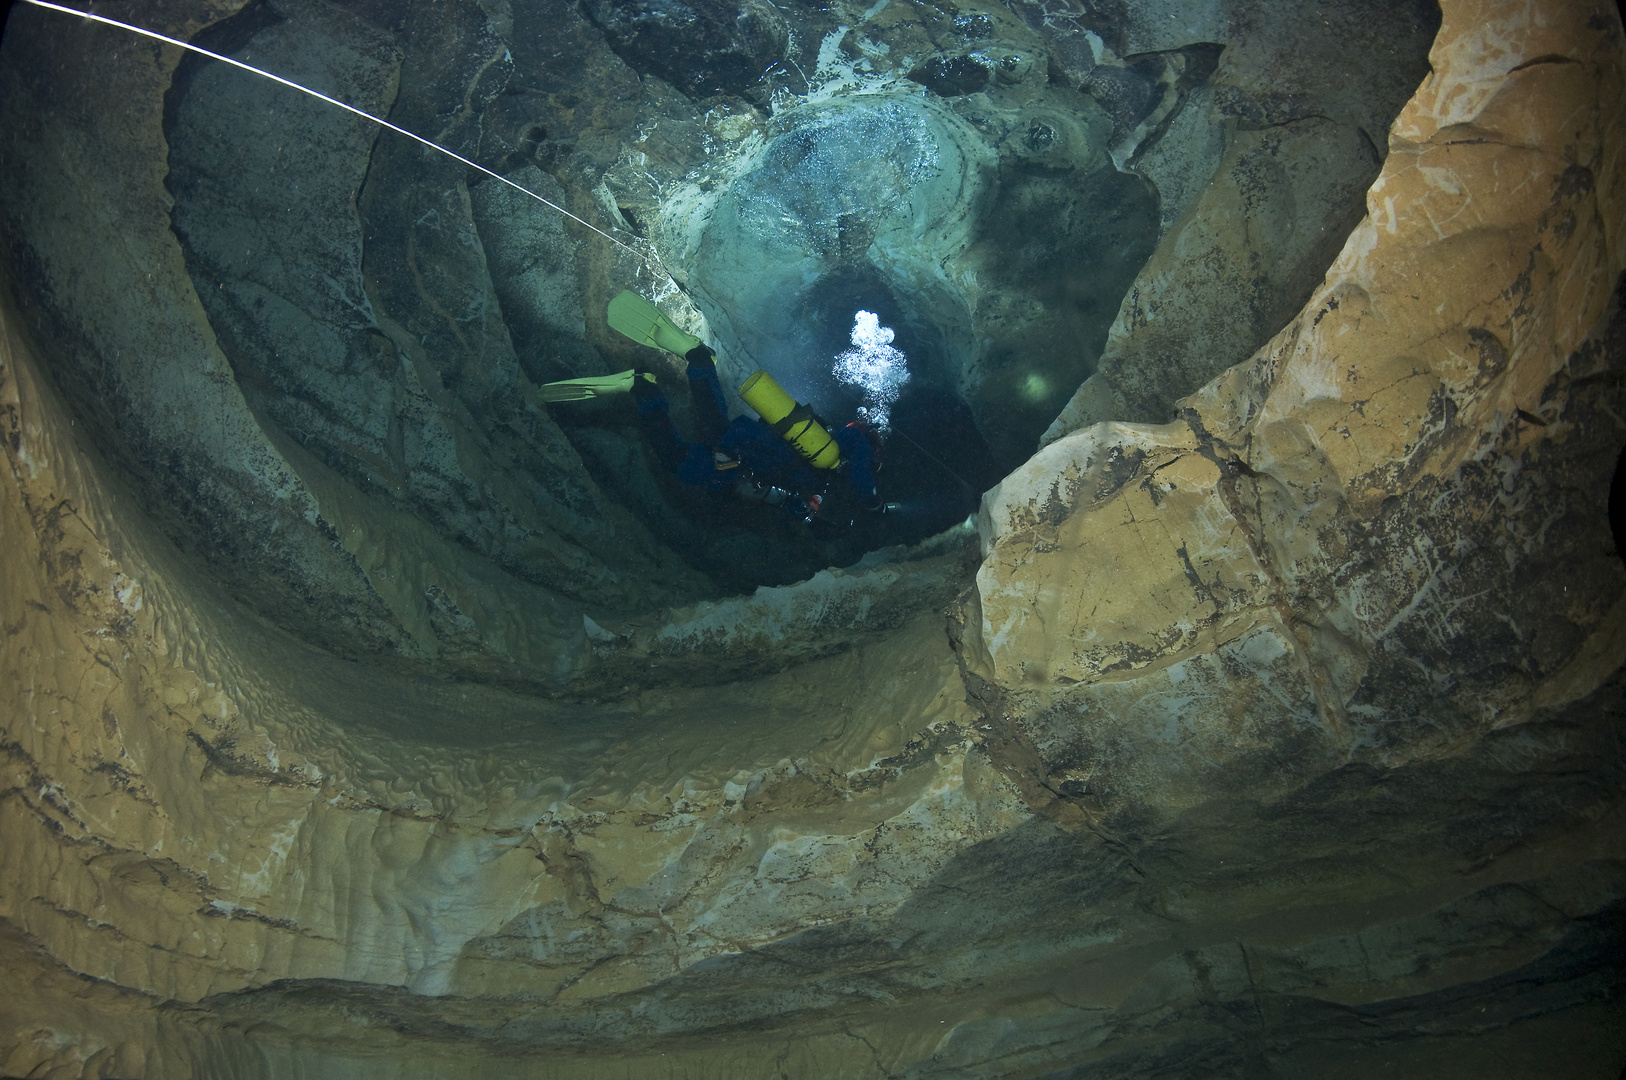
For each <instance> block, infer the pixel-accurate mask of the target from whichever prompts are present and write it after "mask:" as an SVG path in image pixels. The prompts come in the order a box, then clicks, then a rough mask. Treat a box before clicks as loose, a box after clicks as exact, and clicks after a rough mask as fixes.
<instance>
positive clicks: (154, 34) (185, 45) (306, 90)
mask: <svg viewBox="0 0 1626 1080" xmlns="http://www.w3.org/2000/svg"><path fill="white" fill-rule="evenodd" d="M24 2H25V3H29V4H33V5H34V6H35V7H42V8H49V9H50V10H52V11H60V12H62V13H63V14H64V15H74V16H77V17H78V18H81V19H84V20H86V21H87V22H95V23H102V24H103V25H105V26H116V27H118V28H119V29H120V30H128V31H129V32H130V33H132V34H140V35H141V36H142V37H145V38H151V39H153V40H154V41H162V42H164V43H165V44H168V45H174V46H175V47H176V48H180V49H185V50H186V51H187V52H194V53H197V54H199V55H200V56H207V57H209V59H211V60H219V61H220V62H221V63H222V64H230V65H231V66H232V67H236V68H242V69H243V70H244V71H251V72H253V73H254V74H256V75H258V76H260V77H261V78H265V79H270V80H271V81H272V82H275V83H281V84H282V85H283V86H286V87H289V88H290V89H293V90H298V91H299V92H300V93H301V94H309V95H310V96H311V97H313V98H316V99H317V100H319V101H325V102H327V103H328V104H329V105H336V106H338V107H339V108H341V109H343V110H344V111H345V112H348V113H354V114H355V115H357V116H359V117H361V118H362V119H363V120H371V121H372V122H373V123H375V124H377V125H378V126H379V127H384V128H389V129H390V130H391V131H393V132H396V133H397V134H400V135H405V136H406V137H407V138H409V139H411V140H412V141H413V142H417V143H422V144H423V145H424V146H427V147H429V149H431V150H438V151H439V152H440V153H442V154H445V155H446V156H447V157H449V158H451V159H452V160H453V161H460V162H462V163H463V164H464V165H467V166H468V167H469V168H471V169H477V170H479V171H480V172H483V173H485V174H486V175H487V176H489V177H491V178H492V179H494V180H501V181H502V182H503V183H505V184H507V185H508V186H509V187H511V188H513V189H514V190H515V191H519V192H523V193H524V194H526V195H529V196H530V197H531V198H533V199H535V200H536V201H537V202H539V203H541V204H542V205H543V206H546V207H550V208H552V209H554V210H557V211H559V213H561V214H563V215H564V216H565V217H567V218H569V219H570V220H571V221H574V222H576V223H577V224H578V225H585V226H586V227H587V228H589V229H592V230H593V231H594V232H596V233H598V234H599V235H600V236H602V237H604V239H606V240H608V241H609V242H610V243H612V244H614V245H616V246H617V247H621V248H625V249H626V250H627V251H629V252H631V253H632V254H633V256H634V257H635V258H636V259H637V260H638V261H639V262H641V263H643V264H644V265H645V266H647V267H648V268H649V269H651V270H653V271H655V272H656V273H657V274H660V275H661V276H662V277H670V276H671V275H670V274H668V273H667V272H666V271H665V270H662V269H661V268H660V267H659V266H657V265H656V264H654V263H651V262H650V261H649V256H648V255H646V254H645V253H644V252H641V251H639V250H638V249H637V248H635V247H633V246H632V245H630V244H625V243H622V242H621V241H620V240H617V239H616V238H615V237H613V236H611V235H610V234H609V233H607V232H605V231H604V230H603V229H601V228H599V227H598V226H597V225H594V224H593V223H592V222H590V221H584V220H582V219H581V218H579V217H577V216H576V215H575V214H572V213H571V212H570V211H569V210H566V209H565V208H564V207H562V206H560V205H559V204H558V203H552V202H549V201H548V200H547V199H544V198H543V197H542V196H540V195H538V194H537V193H536V192H534V191H532V190H531V189H530V188H528V187H522V186H521V185H519V184H516V183H514V182H513V181H512V180H510V179H508V177H506V176H503V175H501V174H500V173H494V172H492V171H491V170H490V169H488V168H486V167H485V166H484V165H478V164H476V163H474V162H472V161H470V160H469V159H468V158H466V157H464V156H463V155H461V154H455V153H453V152H452V151H450V150H448V149H446V148H445V147H444V146H442V145H440V144H439V143H437V142H432V141H431V140H429V139H426V138H424V137H423V136H422V135H416V134H414V133H412V132H410V131H408V130H407V129H406V128H404V127H397V126H396V125H394V124H392V123H390V122H389V121H388V120H384V119H382V118H380V117H377V116H374V115H373V114H372V113H370V112H367V111H365V110H363V109H358V108H356V107H355V106H354V105H347V104H346V103H344V102H342V101H340V100H339V99H338V98H331V97H328V96H327V95H326V94H323V93H321V92H319V91H316V90H312V89H311V88H310V87H308V86H301V85H300V84H299V83H296V82H294V81H293V80H292V79H285V78H283V77H282V76H281V75H276V74H273V73H272V72H269V71H266V70H264V69H263V68H257V67H255V66H254V65H253V64H245V63H243V61H241V60H233V59H232V58H231V57H229V56H222V55H221V54H220V53H217V52H210V51H209V50H208V49H205V48H203V47H202V46H199V45H194V44H192V43H191V42H189V41H182V40H181V39H180V38H172V37H170V36H169V35H168V34H160V33H159V32H158V31H156V30H148V29H147V28H146V27H143V26H136V25H134V24H133V23H127V22H120V21H119V20H117V19H109V18H108V17H107V16H105V15H96V14H92V13H91V12H89V11H80V10H79V9H77V8H71V7H65V6H63V5H62V4H53V3H50V2H49V0H24Z"/></svg>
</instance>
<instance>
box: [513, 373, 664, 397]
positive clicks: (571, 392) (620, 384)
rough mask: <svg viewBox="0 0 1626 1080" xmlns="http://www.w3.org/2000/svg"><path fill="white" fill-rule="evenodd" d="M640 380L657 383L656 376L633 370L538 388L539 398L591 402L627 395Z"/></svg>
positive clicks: (546, 384)
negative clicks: (597, 399)
mask: <svg viewBox="0 0 1626 1080" xmlns="http://www.w3.org/2000/svg"><path fill="white" fill-rule="evenodd" d="M640 378H644V379H648V380H649V381H650V382H654V381H655V376H653V375H651V374H650V373H649V372H647V371H645V372H643V373H641V374H640V373H639V372H637V371H635V370H634V369H632V368H628V369H627V370H625V371H623V372H620V373H618V374H615V375H590V376H588V377H587V378H584V379H561V380H559V381H558V382H550V383H543V384H542V385H541V386H539V387H537V389H536V392H537V396H538V397H540V398H541V399H542V400H543V401H589V400H591V399H592V398H599V397H608V396H609V395H611V394H625V393H626V392H627V391H628V390H631V389H632V384H633V383H634V382H635V381H637V380H638V379H640Z"/></svg>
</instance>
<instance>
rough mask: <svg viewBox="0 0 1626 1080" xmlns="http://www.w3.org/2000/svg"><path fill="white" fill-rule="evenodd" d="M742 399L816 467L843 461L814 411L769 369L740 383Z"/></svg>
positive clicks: (833, 441)
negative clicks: (788, 391)
mask: <svg viewBox="0 0 1626 1080" xmlns="http://www.w3.org/2000/svg"><path fill="white" fill-rule="evenodd" d="M740 398H741V400H743V401H744V402H745V403H746V404H747V405H749V406H751V408H753V409H755V410H756V411H757V415H758V416H760V417H762V419H763V420H764V421H765V422H766V423H767V424H768V426H770V427H772V428H773V429H774V431H775V432H776V433H777V434H778V435H779V437H780V438H782V439H784V440H785V441H786V442H788V443H790V444H791V446H793V447H795V448H796V452H797V453H798V454H801V455H802V457H804V458H806V459H807V463H808V464H809V465H811V466H813V467H814V468H815V469H833V468H835V467H836V466H837V465H840V464H841V450H840V448H839V447H837V446H836V441H835V439H833V438H831V437H830V433H829V432H828V431H826V430H825V427H824V425H823V424H821V423H820V422H819V418H818V417H817V416H815V415H813V410H812V409H810V408H808V407H807V406H806V405H799V404H797V403H796V400H795V399H794V398H792V397H791V396H790V395H789V394H787V393H785V391H784V388H783V387H781V386H780V385H779V384H778V383H777V382H775V381H774V378H773V376H772V375H769V374H768V373H767V372H766V371H758V372H757V373H756V374H755V375H752V376H751V377H750V378H749V379H746V380H745V382H744V383H742V384H741V385H740Z"/></svg>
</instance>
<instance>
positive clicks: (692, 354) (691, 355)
mask: <svg viewBox="0 0 1626 1080" xmlns="http://www.w3.org/2000/svg"><path fill="white" fill-rule="evenodd" d="M683 359H685V360H687V361H688V362H689V363H691V364H694V365H697V366H699V367H709V368H715V367H716V366H717V354H716V353H715V352H713V351H712V350H711V346H709V345H705V344H700V345H696V346H695V347H694V348H692V349H690V350H689V351H688V352H686V353H684V354H683Z"/></svg>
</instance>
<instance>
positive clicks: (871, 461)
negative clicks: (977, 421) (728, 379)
mask: <svg viewBox="0 0 1626 1080" xmlns="http://www.w3.org/2000/svg"><path fill="white" fill-rule="evenodd" d="M712 356H713V353H712V351H711V350H710V349H708V348H707V347H706V346H704V345H702V346H700V347H699V348H697V349H693V350H691V351H690V352H689V354H688V356H687V357H686V359H687V360H688V361H689V368H688V376H689V395H690V398H691V400H692V401H693V404H694V422H695V429H696V431H695V433H696V435H697V436H698V438H697V439H696V440H695V441H694V442H689V441H687V440H685V439H683V438H682V437H681V436H680V435H679V434H678V433H677V429H676V428H675V427H673V425H672V416H671V411H670V406H669V405H668V404H667V401H666V397H665V395H663V394H662V393H661V392H660V391H659V390H656V389H655V388H654V387H653V386H650V384H649V383H646V382H644V381H643V380H639V381H638V382H637V383H635V384H634V389H635V391H636V397H637V410H638V424H639V426H640V427H641V428H642V429H643V431H644V434H645V436H646V437H647V438H648V439H649V442H650V445H651V446H652V447H654V450H655V456H656V457H658V458H659V459H660V460H661V463H662V464H663V465H665V466H666V467H667V468H668V469H670V470H671V471H672V472H674V473H676V474H677V477H678V479H679V480H682V481H683V482H684V483H686V484H693V485H694V486H695V487H699V488H704V489H706V490H707V491H737V492H739V493H741V494H743V495H747V496H748V497H752V498H763V497H764V496H763V494H762V493H765V492H768V491H770V490H771V489H773V488H778V489H782V490H783V491H784V492H786V493H788V497H786V498H784V499H783V500H782V501H780V502H779V505H781V506H782V507H783V508H784V509H785V510H786V512H788V513H790V514H791V515H792V516H793V517H797V518H805V517H808V516H809V515H810V514H812V513H814V512H816V509H817V506H818V500H817V499H816V498H815V496H822V495H823V493H824V491H825V489H826V486H827V485H828V484H830V483H831V481H832V479H835V480H836V481H838V482H843V481H844V482H845V484H846V486H847V487H848V488H849V489H850V491H851V493H852V495H853V496H854V497H855V498H856V499H857V501H858V504H859V505H860V506H862V507H864V508H865V509H877V508H879V507H880V505H881V500H880V496H879V495H878V494H877V492H876V490H875V448H874V446H873V445H872V444H871V443H870V440H869V437H868V436H867V435H865V434H864V432H863V431H862V430H860V429H859V428H857V427H854V426H851V425H849V426H847V427H843V428H838V429H837V430H836V431H834V432H832V434H831V437H832V438H833V439H834V440H835V442H836V446H837V448H838V449H839V450H840V451H841V466H840V467H839V469H837V470H835V475H834V477H832V472H831V470H828V469H815V468H813V466H811V465H809V464H808V463H807V460H806V459H805V458H803V457H802V455H801V454H798V453H797V452H796V450H795V448H794V447H792V446H791V444H790V443H789V442H787V441H785V440H784V439H782V438H780V436H779V435H778V434H777V433H776V432H775V431H774V429H773V428H772V427H770V426H768V425H767V424H766V423H764V422H763V421H761V420H758V419H756V418H754V417H749V416H738V417H735V418H734V419H733V420H729V419H728V409H727V407H726V406H725V405H724V403H723V384H722V383H721V382H719V381H718V379H717V365H716V363H715V362H714V361H713V360H712ZM645 387H648V389H645ZM719 453H720V454H723V455H725V456H726V460H723V461H719V460H718V454H719ZM769 498H770V501H775V500H772V498H771V496H770V497H769Z"/></svg>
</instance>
